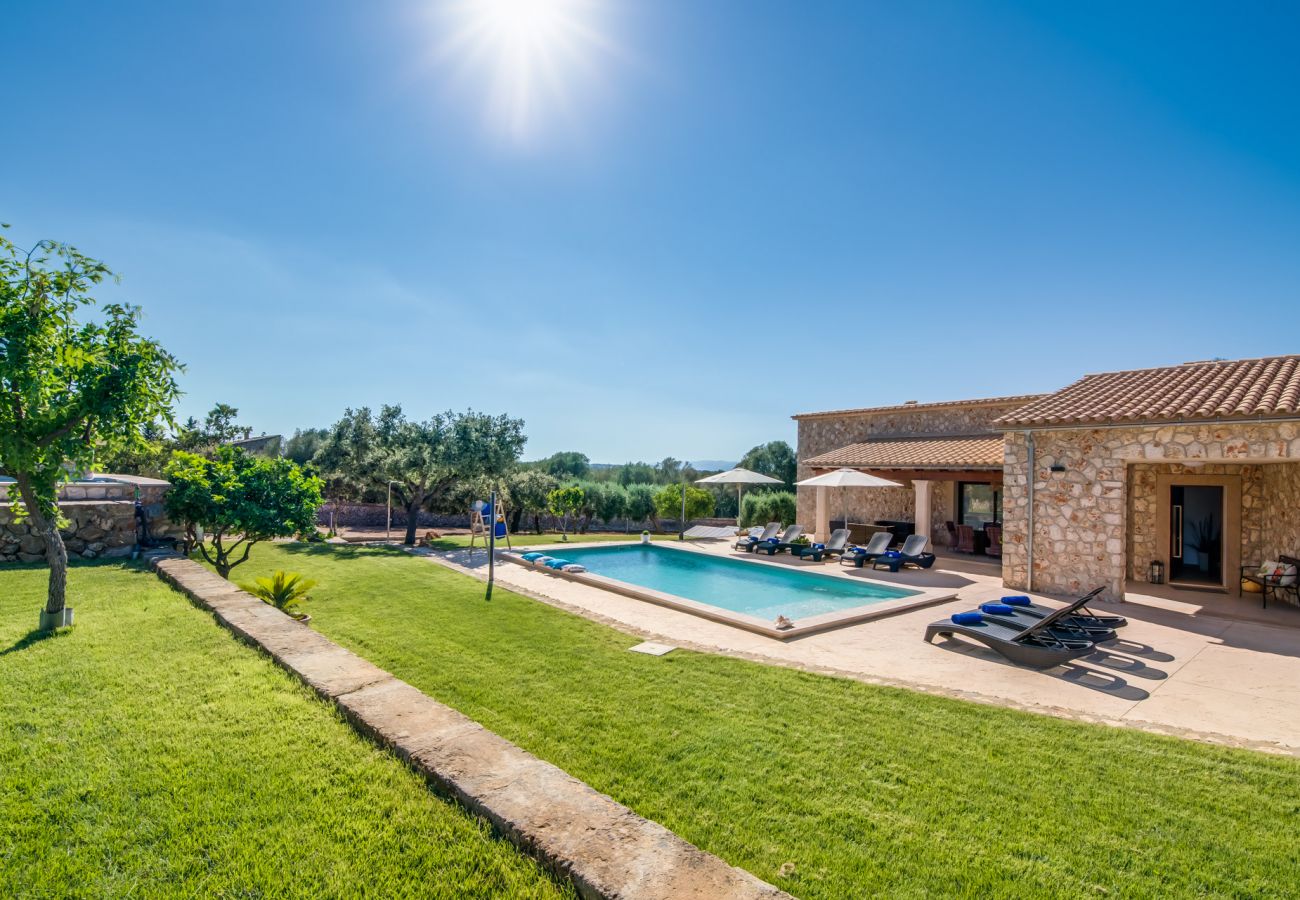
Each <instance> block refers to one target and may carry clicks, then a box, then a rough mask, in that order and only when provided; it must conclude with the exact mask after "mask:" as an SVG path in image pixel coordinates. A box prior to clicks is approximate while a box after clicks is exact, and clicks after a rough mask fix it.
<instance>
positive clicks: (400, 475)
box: [316, 406, 525, 546]
mask: <svg viewBox="0 0 1300 900" xmlns="http://www.w3.org/2000/svg"><path fill="white" fill-rule="evenodd" d="M524 440H525V439H524V423H523V420H522V419H511V418H509V417H507V416H490V415H487V414H485V413H476V412H474V411H473V410H468V411H466V412H463V413H456V412H451V411H450V410H449V411H447V412H445V413H439V414H437V415H435V416H434V417H433V418H431V419H428V420H426V421H424V422H413V421H410V420H408V419H407V418H406V416H405V415H403V413H402V407H401V406H384V407H383V408H381V409H380V411H379V415H378V416H374V415H372V414H371V412H370V410H369V409H368V408H365V407H363V408H361V409H358V410H351V409H349V410H347V411H346V412H345V413H344V415H343V418H342V419H340V420H339V421H338V422H336V423H335V424H334V427H333V428H331V429H330V432H329V435H328V436H327V437H326V439H325V443H324V444H323V445H322V447H321V449H320V452H319V453H318V454H317V457H316V464H317V465H318V466H319V467H320V468H321V470H322V471H323V472H326V473H329V474H330V475H332V476H335V477H338V478H340V479H343V480H344V481H346V482H348V483H351V484H352V485H354V486H357V487H359V488H366V487H374V488H379V489H381V490H382V489H384V488H385V487H386V486H387V484H388V482H389V481H392V482H393V498H394V500H395V501H396V502H397V504H398V505H399V506H400V507H402V508H403V509H405V510H406V538H405V542H406V544H407V546H413V545H414V544H415V531H416V528H417V527H418V524H419V523H418V521H417V520H418V518H419V514H420V510H421V509H423V508H424V507H425V506H427V505H429V504H438V503H442V502H445V501H446V499H447V497H448V495H449V493H450V492H451V490H452V488H453V487H454V486H455V485H456V483H457V482H458V481H464V480H467V479H472V478H478V477H481V476H489V477H492V478H503V477H504V476H505V474H506V473H507V472H509V471H511V470H512V469H513V468H514V466H515V464H516V463H517V462H518V460H519V454H520V453H522V452H523V449H524Z"/></svg>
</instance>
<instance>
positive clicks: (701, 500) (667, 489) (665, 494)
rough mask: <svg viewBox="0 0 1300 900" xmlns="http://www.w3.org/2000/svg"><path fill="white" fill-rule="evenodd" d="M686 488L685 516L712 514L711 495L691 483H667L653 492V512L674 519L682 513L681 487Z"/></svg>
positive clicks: (694, 516)
mask: <svg viewBox="0 0 1300 900" xmlns="http://www.w3.org/2000/svg"><path fill="white" fill-rule="evenodd" d="M683 487H685V488H686V518H687V519H703V518H705V517H707V516H711V515H713V495H712V494H710V493H709V492H708V491H706V490H704V489H703V488H697V487H694V486H692V485H689V484H688V485H680V484H668V485H664V486H663V487H661V488H660V489H659V490H658V491H657V492H656V493H655V512H657V513H659V516H660V518H664V519H675V518H678V517H679V516H681V514H682V488H683Z"/></svg>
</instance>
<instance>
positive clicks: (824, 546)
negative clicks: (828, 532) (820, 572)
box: [812, 544, 826, 550]
mask: <svg viewBox="0 0 1300 900" xmlns="http://www.w3.org/2000/svg"><path fill="white" fill-rule="evenodd" d="M812 548H813V549H814V550H825V549H826V545H825V544H813V545H812Z"/></svg>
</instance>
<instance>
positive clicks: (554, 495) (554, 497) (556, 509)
mask: <svg viewBox="0 0 1300 900" xmlns="http://www.w3.org/2000/svg"><path fill="white" fill-rule="evenodd" d="M585 499H586V495H585V494H584V493H583V491H582V488H580V487H578V486H577V485H576V484H575V485H570V486H569V487H562V488H556V489H555V490H553V491H551V495H550V497H548V498H547V507H548V508H549V509H550V510H551V513H552V514H553V515H556V516H559V517H560V521H561V524H560V534H561V535H563V536H564V537H565V539H566V540H567V539H568V533H567V531H568V527H569V516H571V515H573V514H574V513H576V512H577V511H578V510H580V509H582V504H583V501H584V500H585Z"/></svg>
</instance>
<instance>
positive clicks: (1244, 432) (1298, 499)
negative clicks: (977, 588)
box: [794, 356, 1300, 599]
mask: <svg viewBox="0 0 1300 900" xmlns="http://www.w3.org/2000/svg"><path fill="white" fill-rule="evenodd" d="M794 418H795V420H796V421H797V422H798V423H799V460H800V470H799V474H800V478H805V477H808V476H809V475H812V474H816V473H818V472H820V471H825V470H827V469H829V468H835V467H838V466H848V467H851V468H859V469H863V470H865V471H870V472H872V473H873V474H878V475H882V476H884V477H888V478H891V480H894V481H899V480H900V479H901V478H906V484H907V485H908V487H907V488H901V489H900V488H891V489H880V490H878V491H872V490H869V489H860V490H859V491H857V492H856V496H853V497H852V498H851V500H850V514H849V515H850V519H851V520H854V521H868V522H870V521H874V520H875V519H877V518H879V519H893V518H903V519H908V520H910V521H913V522H915V523H917V525H916V530H917V531H918V532H921V533H928V534H929V535H930V536H931V538H932V540H934V543H936V544H938V545H940V546H942V545H943V544H944V543H945V540H946V532H945V530H943V529H942V528H941V526H942V525H943V523H944V522H946V521H953V520H956V521H958V522H960V521H963V516H964V515H966V513H967V510H968V508H970V507H971V506H975V507H976V509H977V511H976V514H975V515H973V516H971V517H970V521H971V522H978V520H979V519H980V518H981V517H989V516H991V518H992V520H993V521H999V522H1001V525H1002V531H1001V540H1002V549H1003V557H1002V571H1003V580H1004V582H1005V584H1006V585H1007V586H1008V587H1011V588H1017V589H1024V590H1029V589H1032V590H1038V591H1043V592H1047V593H1061V594H1071V593H1076V592H1082V591H1085V590H1088V589H1091V588H1092V587H1097V586H1105V588H1106V591H1107V596H1108V597H1110V598H1112V599H1118V598H1120V597H1122V596H1123V595H1124V592H1125V590H1126V588H1127V586H1128V585H1131V584H1141V583H1145V582H1147V581H1148V580H1149V579H1150V578H1151V577H1152V569H1153V563H1154V564H1157V567H1158V568H1159V569H1160V570H1161V571H1160V574H1159V577H1161V578H1163V579H1164V580H1165V581H1168V582H1169V583H1170V584H1173V585H1177V586H1180V587H1184V588H1192V589H1199V590H1208V591H1220V592H1226V591H1236V590H1238V589H1239V574H1240V573H1239V568H1240V566H1242V565H1248V564H1256V563H1259V562H1262V561H1264V560H1265V559H1276V558H1277V556H1278V555H1280V554H1286V555H1289V556H1300V356H1283V357H1272V358H1266V359H1253V360H1232V361H1212V362H1199V363H1188V364H1184V365H1180V366H1164V367H1159V368H1153V369H1139V370H1133V371H1125V372H1109V373H1102V374H1096V375H1088V376H1085V377H1084V378H1081V379H1080V380H1079V381H1077V382H1075V383H1074V384H1071V385H1069V386H1068V387H1066V388H1063V389H1062V390H1060V391H1057V392H1056V393H1053V394H1046V395H1040V396H1033V397H1007V398H997V399H991V400H973V401H964V402H956V403H931V404H904V405H903V406H897V407H882V408H877V409H868V410H848V411H842V412H831V413H811V414H802V415H798V416H795V417H794ZM994 445H996V446H997V447H999V448H1000V449H1001V451H1002V454H1003V455H1002V460H1001V465H1000V466H996V465H995V466H990V465H988V462H989V459H988V456H989V452H990V449H989V448H990V447H992V446H994ZM894 476H898V477H894ZM981 480H982V481H983V482H984V483H986V484H987V485H989V487H988V488H987V489H981V488H979V487H978V486H976V485H978V484H979V483H980V482H981ZM926 482H929V485H930V486H926V485H925V483H926ZM927 494H928V495H929V496H928V497H927V496H926V495H927ZM990 494H991V495H992V496H991V497H990ZM830 502H831V509H832V510H837V509H838V506H836V505H835V504H837V503H838V502H839V501H838V499H834V498H832V499H831V501H830ZM799 516H800V520H801V521H815V522H817V523H818V531H819V533H820V534H825V533H826V530H825V528H826V526H827V525H829V524H830V523H829V522H828V521H825V518H824V515H823V516H819V515H818V511H817V501H816V495H815V494H814V492H813V491H811V490H808V489H800V494H799ZM855 517H856V518H855Z"/></svg>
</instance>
